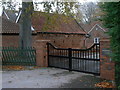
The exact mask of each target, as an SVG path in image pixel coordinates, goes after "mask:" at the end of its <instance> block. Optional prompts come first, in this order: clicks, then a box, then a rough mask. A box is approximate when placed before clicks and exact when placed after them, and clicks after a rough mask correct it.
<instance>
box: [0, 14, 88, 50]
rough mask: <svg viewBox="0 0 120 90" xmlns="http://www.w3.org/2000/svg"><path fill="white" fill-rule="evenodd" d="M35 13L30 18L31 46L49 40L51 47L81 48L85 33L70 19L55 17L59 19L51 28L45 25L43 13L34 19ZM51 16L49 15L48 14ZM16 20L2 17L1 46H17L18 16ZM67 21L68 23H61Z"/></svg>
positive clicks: (45, 19)
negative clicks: (32, 29) (31, 28)
mask: <svg viewBox="0 0 120 90" xmlns="http://www.w3.org/2000/svg"><path fill="white" fill-rule="evenodd" d="M36 13H38V12H34V15H33V17H32V27H33V28H34V31H33V33H32V42H33V46H34V45H35V41H36V40H50V41H51V42H52V44H53V45H55V46H57V47H62V48H83V45H84V41H83V39H84V38H85V34H86V33H85V31H84V29H82V27H81V26H80V25H79V24H78V23H77V22H76V20H74V19H72V18H70V17H69V18H67V19H64V18H63V19H62V17H63V16H62V17H61V15H58V16H57V17H58V18H59V19H56V20H54V24H53V26H47V27H48V28H45V29H44V27H45V26H44V25H46V22H47V18H46V17H45V15H44V13H42V14H41V16H39V17H38V16H37V17H36ZM50 15H51V14H50ZM18 16H19V17H18V18H16V20H17V21H18V22H14V21H10V20H9V19H7V18H5V17H2V32H1V35H2V45H3V46H14V47H18V46H19V20H20V15H19V14H18ZM51 16H53V17H54V15H51ZM63 20H69V21H63Z"/></svg>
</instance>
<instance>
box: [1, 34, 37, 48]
mask: <svg viewBox="0 0 120 90" xmlns="http://www.w3.org/2000/svg"><path fill="white" fill-rule="evenodd" d="M32 41H33V46H34V43H35V41H36V36H32ZM2 46H4V47H8V46H10V47H18V46H19V35H2Z"/></svg>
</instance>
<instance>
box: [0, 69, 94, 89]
mask: <svg viewBox="0 0 120 90" xmlns="http://www.w3.org/2000/svg"><path fill="white" fill-rule="evenodd" d="M85 75H90V76H92V75H91V74H85V73H80V72H69V71H68V70H63V69H56V68H40V69H34V70H23V71H3V73H2V87H3V88H59V87H62V86H64V85H66V84H69V83H71V82H72V81H74V80H75V79H77V78H80V77H82V76H85Z"/></svg>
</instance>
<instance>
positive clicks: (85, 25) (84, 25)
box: [80, 21, 107, 32]
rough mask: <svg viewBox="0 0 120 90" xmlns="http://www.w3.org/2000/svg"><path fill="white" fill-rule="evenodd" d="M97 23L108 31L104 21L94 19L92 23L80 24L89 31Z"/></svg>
mask: <svg viewBox="0 0 120 90" xmlns="http://www.w3.org/2000/svg"><path fill="white" fill-rule="evenodd" d="M96 24H98V25H99V26H101V27H102V28H103V29H104V30H105V31H107V29H106V28H104V27H103V25H102V22H100V21H94V22H91V23H90V24H83V23H80V25H81V26H82V27H83V29H84V30H85V31H86V32H89V31H90V30H91V29H92V28H93V27H94V25H96Z"/></svg>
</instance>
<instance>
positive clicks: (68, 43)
mask: <svg viewBox="0 0 120 90" xmlns="http://www.w3.org/2000/svg"><path fill="white" fill-rule="evenodd" d="M83 39H84V35H77V34H74V35H73V34H68V35H66V34H38V35H37V40H50V41H51V43H52V44H53V45H55V46H57V47H61V48H83V44H84V40H83Z"/></svg>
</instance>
